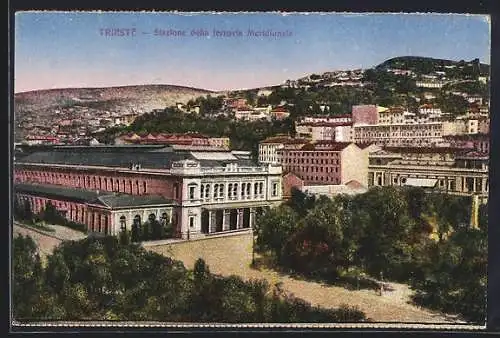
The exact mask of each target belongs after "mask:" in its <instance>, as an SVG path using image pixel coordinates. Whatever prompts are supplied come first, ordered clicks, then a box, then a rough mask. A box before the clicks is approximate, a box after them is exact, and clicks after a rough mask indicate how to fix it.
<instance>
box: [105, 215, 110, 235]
mask: <svg viewBox="0 0 500 338" xmlns="http://www.w3.org/2000/svg"><path fill="white" fill-rule="evenodd" d="M108 232H109V229H108V215H104V234H105V235H108Z"/></svg>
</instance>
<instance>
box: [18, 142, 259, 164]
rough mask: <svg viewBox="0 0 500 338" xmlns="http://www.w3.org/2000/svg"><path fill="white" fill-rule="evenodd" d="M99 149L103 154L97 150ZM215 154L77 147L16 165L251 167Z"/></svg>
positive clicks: (47, 152)
mask: <svg viewBox="0 0 500 338" xmlns="http://www.w3.org/2000/svg"><path fill="white" fill-rule="evenodd" d="M100 150H102V151H100ZM220 153H225V152H221V151H220V149H219V150H218V151H215V152H214V151H212V152H210V151H205V152H201V151H198V152H190V151H175V150H172V148H170V147H161V146H160V147H153V146H136V147H129V146H127V147H116V146H114V147H109V146H108V147H104V148H100V147H93V146H78V147H69V148H52V149H48V150H47V149H44V150H41V151H37V152H33V153H31V154H29V155H26V156H23V157H22V159H20V160H18V161H17V163H18V164H19V163H28V164H47V165H72V166H96V167H116V168H130V166H131V165H132V164H140V165H141V168H143V169H170V168H171V166H172V163H173V162H176V161H181V160H196V161H198V162H200V165H201V167H223V166H225V165H226V164H228V163H237V164H238V165H240V166H252V165H251V161H248V160H246V159H241V158H238V157H236V156H233V155H231V153H230V152H227V153H228V155H227V156H226V155H225V157H224V158H223V159H221V158H220V156H219V155H214V156H211V155H212V154H220Z"/></svg>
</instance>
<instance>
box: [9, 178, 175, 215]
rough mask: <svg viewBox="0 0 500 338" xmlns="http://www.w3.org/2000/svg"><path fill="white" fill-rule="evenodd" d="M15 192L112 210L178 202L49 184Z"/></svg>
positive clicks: (17, 187) (18, 186)
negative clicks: (95, 205)
mask: <svg viewBox="0 0 500 338" xmlns="http://www.w3.org/2000/svg"><path fill="white" fill-rule="evenodd" d="M14 191H16V192H24V193H29V194H34V195H37V196H44V197H56V198H63V199H68V200H71V201H76V202H82V203H91V204H97V205H101V206H103V207H108V208H111V209H120V208H128V207H140V206H150V205H174V204H176V202H174V201H172V200H168V199H166V198H164V197H162V196H158V195H129V194H122V193H113V192H109V191H95V190H84V189H75V188H68V187H65V186H59V185H49V184H26V183H21V184H16V185H15V186H14Z"/></svg>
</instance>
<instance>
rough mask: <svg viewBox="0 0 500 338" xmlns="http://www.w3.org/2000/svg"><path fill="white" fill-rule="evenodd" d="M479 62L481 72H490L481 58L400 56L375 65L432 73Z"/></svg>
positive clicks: (379, 67)
mask: <svg viewBox="0 0 500 338" xmlns="http://www.w3.org/2000/svg"><path fill="white" fill-rule="evenodd" d="M477 64H479V67H480V73H481V74H489V72H490V66H489V65H488V64H484V63H479V59H475V60H471V61H464V60H461V61H453V60H445V59H436V58H431V57H423V56H398V57H395V58H391V59H388V60H386V61H384V62H382V63H381V64H379V65H377V66H376V67H374V68H375V69H377V70H386V69H391V68H392V69H405V70H411V71H414V72H417V73H430V72H435V71H442V70H445V69H447V68H448V69H449V68H450V67H465V66H472V65H477Z"/></svg>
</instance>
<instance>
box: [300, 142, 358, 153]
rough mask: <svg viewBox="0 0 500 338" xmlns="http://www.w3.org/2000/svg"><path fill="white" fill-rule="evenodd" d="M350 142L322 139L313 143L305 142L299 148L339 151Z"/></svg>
mask: <svg viewBox="0 0 500 338" xmlns="http://www.w3.org/2000/svg"><path fill="white" fill-rule="evenodd" d="M350 144H352V143H349V142H335V141H328V140H322V141H317V142H315V143H308V144H305V145H304V146H302V147H301V148H300V149H301V150H306V151H312V150H326V151H341V150H343V149H344V148H346V147H347V146H349V145H350Z"/></svg>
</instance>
